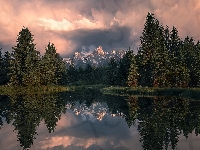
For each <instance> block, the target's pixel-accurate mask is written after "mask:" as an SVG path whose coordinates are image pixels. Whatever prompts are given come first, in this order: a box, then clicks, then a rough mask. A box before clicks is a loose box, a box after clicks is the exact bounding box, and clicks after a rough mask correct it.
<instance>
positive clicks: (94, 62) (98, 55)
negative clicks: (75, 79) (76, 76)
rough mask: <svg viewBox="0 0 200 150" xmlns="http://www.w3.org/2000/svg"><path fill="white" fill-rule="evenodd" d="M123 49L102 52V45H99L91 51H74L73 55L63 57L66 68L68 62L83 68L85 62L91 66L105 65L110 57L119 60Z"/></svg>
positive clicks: (123, 51)
mask: <svg viewBox="0 0 200 150" xmlns="http://www.w3.org/2000/svg"><path fill="white" fill-rule="evenodd" d="M125 53H126V51H125V50H122V49H121V50H111V51H110V52H104V51H103V49H102V46H99V47H98V48H97V49H95V50H94V51H93V52H92V53H88V52H85V51H82V52H80V53H79V52H75V53H74V55H73V56H71V57H70V58H63V60H64V61H65V63H66V66H67V68H68V67H69V66H70V64H73V65H74V66H75V68H79V67H82V68H85V67H86V65H87V64H90V65H91V66H95V67H98V66H107V65H108V63H109V61H110V59H111V58H114V59H115V60H119V59H121V58H123V56H124V54H125Z"/></svg>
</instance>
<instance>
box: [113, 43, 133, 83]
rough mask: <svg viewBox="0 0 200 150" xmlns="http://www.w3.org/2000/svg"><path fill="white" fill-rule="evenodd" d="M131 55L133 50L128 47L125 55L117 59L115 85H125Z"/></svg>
mask: <svg viewBox="0 0 200 150" xmlns="http://www.w3.org/2000/svg"><path fill="white" fill-rule="evenodd" d="M132 57H133V50H131V48H130V47H129V49H128V50H127V51H126V53H125V55H124V56H123V58H122V59H120V61H119V68H118V73H117V74H118V78H117V81H116V82H117V85H121V86H126V85H127V79H128V74H129V68H130V64H131V60H132Z"/></svg>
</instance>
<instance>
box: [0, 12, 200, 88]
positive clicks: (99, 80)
mask: <svg viewBox="0 0 200 150" xmlns="http://www.w3.org/2000/svg"><path fill="white" fill-rule="evenodd" d="M33 41H34V40H33V35H32V34H31V32H30V31H29V30H28V28H23V29H22V30H21V31H20V32H19V35H18V38H17V45H16V46H15V47H12V49H13V51H12V52H11V53H9V52H5V54H4V56H2V53H1V51H0V70H1V71H0V85H5V84H9V85H14V86H41V85H50V84H53V85H69V84H72V85H85V84H104V85H115V86H131V87H137V86H142V87H183V88H185V87H199V86H200V41H197V43H196V44H195V43H194V40H193V38H192V37H191V38H189V37H188V36H187V37H186V38H185V39H184V40H182V39H181V38H180V37H179V35H178V30H177V29H176V28H175V27H174V26H173V28H172V30H171V31H170V30H169V27H168V26H166V28H164V27H163V25H162V24H161V25H160V23H159V21H158V20H157V19H156V18H155V17H154V14H153V13H148V15H147V17H146V22H145V24H144V29H143V32H142V36H141V37H140V41H141V44H140V45H139V47H138V52H137V54H136V55H135V54H134V53H133V50H131V48H130V47H129V49H128V50H127V51H126V53H125V55H124V56H123V58H121V59H119V60H115V59H114V58H111V59H110V61H109V63H108V66H98V67H94V66H91V65H90V64H87V66H86V67H85V68H82V67H79V68H75V66H74V64H73V63H72V64H71V65H70V66H69V68H66V64H65V62H64V61H63V60H62V58H61V56H60V55H59V54H58V53H57V52H56V48H55V46H54V44H53V43H52V44H50V42H49V43H48V45H47V47H46V48H45V50H46V52H45V54H44V56H41V55H40V52H39V51H36V49H35V45H36V44H34V43H33Z"/></svg>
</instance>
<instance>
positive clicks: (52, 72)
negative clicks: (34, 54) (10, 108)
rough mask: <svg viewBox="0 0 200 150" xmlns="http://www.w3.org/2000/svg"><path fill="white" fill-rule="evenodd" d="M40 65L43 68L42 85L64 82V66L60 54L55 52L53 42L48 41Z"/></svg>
mask: <svg viewBox="0 0 200 150" xmlns="http://www.w3.org/2000/svg"><path fill="white" fill-rule="evenodd" d="M40 65H41V66H42V67H41V68H43V71H42V74H43V76H42V79H43V84H44V85H49V84H65V80H64V78H65V76H66V66H65V63H64V62H63V61H62V58H61V57H60V55H59V54H58V53H56V48H55V46H54V44H50V42H49V43H48V45H47V47H46V52H45V54H44V56H43V57H42V62H41V64H40Z"/></svg>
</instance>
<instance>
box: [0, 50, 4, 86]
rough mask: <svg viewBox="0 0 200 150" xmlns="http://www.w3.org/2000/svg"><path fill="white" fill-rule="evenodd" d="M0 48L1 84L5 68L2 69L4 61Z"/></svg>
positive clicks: (0, 83)
mask: <svg viewBox="0 0 200 150" xmlns="http://www.w3.org/2000/svg"><path fill="white" fill-rule="evenodd" d="M1 49H2V48H1ZM1 49H0V85H3V84H4V80H5V69H4V62H3V57H2V52H1Z"/></svg>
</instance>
